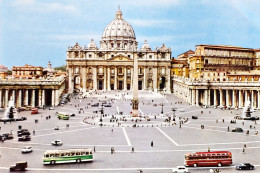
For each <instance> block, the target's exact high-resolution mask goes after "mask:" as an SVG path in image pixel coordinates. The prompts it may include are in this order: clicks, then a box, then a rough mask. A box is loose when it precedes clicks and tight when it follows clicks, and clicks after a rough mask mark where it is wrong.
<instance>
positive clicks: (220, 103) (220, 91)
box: [219, 89, 223, 107]
mask: <svg viewBox="0 0 260 173" xmlns="http://www.w3.org/2000/svg"><path fill="white" fill-rule="evenodd" d="M219 95H220V99H219V105H220V107H223V91H222V89H220V90H219Z"/></svg>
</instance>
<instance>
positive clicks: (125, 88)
mask: <svg viewBox="0 0 260 173" xmlns="http://www.w3.org/2000/svg"><path fill="white" fill-rule="evenodd" d="M126 69H127V68H126V67H125V70H124V90H125V91H126V90H127V87H126V80H127V78H126V75H127V73H126V72H127V71H126Z"/></svg>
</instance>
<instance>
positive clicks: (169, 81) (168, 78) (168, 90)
mask: <svg viewBox="0 0 260 173" xmlns="http://www.w3.org/2000/svg"><path fill="white" fill-rule="evenodd" d="M166 72H167V83H166V91H167V93H170V92H171V69H170V68H168V69H166Z"/></svg>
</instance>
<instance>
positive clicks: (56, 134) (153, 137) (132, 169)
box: [0, 91, 260, 173]
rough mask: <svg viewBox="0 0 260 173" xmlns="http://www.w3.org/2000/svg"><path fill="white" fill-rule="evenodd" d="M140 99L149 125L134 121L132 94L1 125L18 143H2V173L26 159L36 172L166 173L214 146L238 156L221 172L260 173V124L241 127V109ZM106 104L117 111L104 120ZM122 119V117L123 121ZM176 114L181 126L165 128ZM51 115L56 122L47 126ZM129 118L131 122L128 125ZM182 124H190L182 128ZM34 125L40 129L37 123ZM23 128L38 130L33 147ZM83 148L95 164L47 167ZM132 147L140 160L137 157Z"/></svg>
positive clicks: (92, 97)
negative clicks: (55, 155)
mask: <svg viewBox="0 0 260 173" xmlns="http://www.w3.org/2000/svg"><path fill="white" fill-rule="evenodd" d="M139 96H140V99H139V113H140V115H142V116H147V117H149V118H150V121H146V120H145V119H144V118H143V119H141V120H142V121H139V120H138V121H136V120H135V119H134V120H132V119H131V118H130V117H128V116H129V114H130V112H131V105H130V103H131V92H123V91H121V92H112V91H111V92H102V91H99V92H97V93H90V94H89V93H88V94H86V95H85V97H86V98H81V97H82V96H79V95H77V96H74V97H73V98H72V99H71V102H69V103H67V104H65V105H64V106H63V107H60V106H59V107H55V110H48V109H45V110H42V109H40V110H39V114H37V115H31V114H30V112H29V111H23V112H21V113H20V114H19V117H22V116H25V117H27V120H26V121H20V122H12V123H6V124H4V123H0V126H1V130H0V134H2V133H7V132H10V131H12V133H13V134H14V139H13V140H7V141H5V142H3V143H0V152H1V158H0V172H1V173H2V172H9V166H10V165H11V164H14V163H15V162H17V161H22V160H26V161H28V165H29V167H28V170H30V172H62V173H67V172H94V173H99V172H100V173H102V172H106V173H110V172H111V173H114V172H115V173H121V172H123V173H136V172H140V171H139V170H140V169H141V170H142V171H143V172H144V173H146V172H147V173H152V172H156V173H157V172H159V173H164V172H165V173H166V172H171V169H172V168H174V167H176V166H180V165H183V164H184V154H185V153H188V152H197V151H207V149H208V147H209V148H210V149H211V151H214V150H216V151H217V150H228V151H231V152H232V154H233V165H231V166H225V167H221V168H220V170H221V172H226V173H232V172H238V171H236V170H235V165H236V164H238V163H241V162H250V163H252V164H254V165H255V166H256V169H255V170H253V171H250V172H260V171H259V170H260V168H259V166H260V146H259V144H260V139H259V136H258V135H255V132H256V131H259V126H260V125H259V123H260V122H256V124H255V122H254V121H242V120H237V121H236V124H234V123H232V124H231V123H230V121H231V120H233V118H234V116H236V115H240V114H241V112H242V110H241V109H240V110H234V109H233V110H221V109H218V108H217V109H214V108H207V109H204V108H201V107H198V106H190V105H189V104H187V103H185V102H183V101H182V100H180V99H179V98H177V97H176V96H174V95H173V94H166V95H161V94H160V93H153V92H146V91H142V92H140V93H139ZM99 100H106V101H107V102H109V103H111V105H112V106H111V107H103V109H104V114H105V116H104V117H101V115H100V110H101V109H102V106H99V107H92V106H91V104H94V103H98V102H99ZM162 105H163V107H162ZM172 108H176V111H175V112H173V111H172ZM57 111H62V112H71V113H75V114H76V116H75V117H71V118H70V120H68V121H66V120H59V119H58V118H57V117H56V116H55V112H57ZM95 112H97V113H95ZM120 112H122V115H118V114H120ZM162 112H163V115H162V114H161V113H162ZM173 114H175V116H176V125H175V124H174V123H173V122H172V121H171V122H165V119H167V118H168V117H171V118H172V116H173ZM49 115H50V116H51V118H50V119H48V120H47V119H46V117H47V116H49ZM253 115H259V111H255V112H254V113H253ZM112 116H114V117H117V118H118V119H119V120H118V122H116V121H114V122H113V121H111V117H112ZM192 116H198V119H192V118H191V117H192ZM123 117H125V120H126V121H125V120H124V121H123V120H122V119H123ZM155 117H156V118H155ZM179 117H182V118H183V119H186V120H187V119H188V121H187V122H185V123H184V124H182V125H181V127H180V126H179ZM100 118H101V119H102V124H103V125H102V126H100V123H101V122H100ZM120 118H121V120H122V121H120ZM35 119H37V120H39V122H38V123H35ZM223 120H224V121H223ZM119 122H120V124H119V125H118V123H119ZM242 122H244V124H243V123H242ZM66 124H69V127H66ZM18 125H21V126H22V127H23V128H27V129H29V130H30V131H31V132H32V131H33V130H35V135H32V140H31V141H28V142H18V140H17V133H16V132H17V129H18ZM133 125H135V127H133ZM201 125H204V129H201ZM56 126H59V130H54V128H55V127H56ZM250 126H251V128H250ZM228 127H229V129H230V130H232V129H234V128H236V127H241V128H243V129H244V132H243V133H234V132H230V131H228V130H227V129H228ZM246 130H249V135H247V134H246V133H245V131H246ZM56 139H60V140H62V141H63V143H64V144H63V145H62V146H59V147H55V146H51V144H50V143H51V141H53V140H56ZM152 141H153V147H151V142H152ZM244 143H246V145H247V147H246V149H245V153H242V150H243V146H244ZM24 146H32V147H33V148H34V151H33V152H32V153H28V154H22V153H21V148H23V147H24ZM83 147H89V148H92V149H93V148H94V147H95V150H96V152H95V153H94V161H93V162H88V163H80V164H58V165H50V166H44V165H43V161H42V159H43V153H44V151H45V150H49V149H62V148H83ZM111 147H114V148H115V154H111V153H110V150H111ZM132 147H134V151H135V152H134V153H131V150H132ZM209 169H210V168H208V167H197V168H193V167H191V168H190V172H191V173H193V172H194V173H200V172H201V173H204V172H205V173H206V172H209Z"/></svg>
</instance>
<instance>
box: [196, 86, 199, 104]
mask: <svg viewBox="0 0 260 173" xmlns="http://www.w3.org/2000/svg"><path fill="white" fill-rule="evenodd" d="M196 106H199V90H198V89H196Z"/></svg>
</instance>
